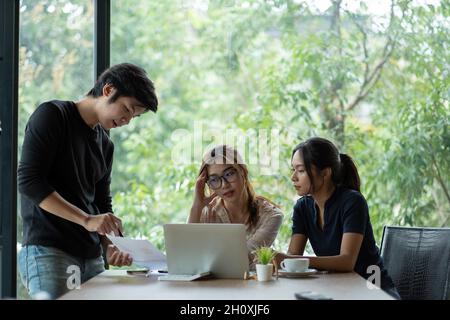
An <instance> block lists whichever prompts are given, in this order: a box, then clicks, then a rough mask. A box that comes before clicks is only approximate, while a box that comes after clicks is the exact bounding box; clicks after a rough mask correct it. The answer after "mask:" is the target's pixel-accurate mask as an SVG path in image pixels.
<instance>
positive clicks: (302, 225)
mask: <svg viewBox="0 0 450 320" xmlns="http://www.w3.org/2000/svg"><path fill="white" fill-rule="evenodd" d="M318 214H319V208H318V207H317V205H316V204H315V202H314V199H313V198H312V197H311V196H304V197H302V198H300V199H299V200H298V201H297V203H296V204H295V206H294V214H293V226H292V233H293V234H296V233H300V234H303V235H305V236H306V237H307V238H308V239H309V241H310V243H311V246H312V248H313V250H314V253H315V254H316V256H336V255H339V254H340V250H341V242H342V237H343V235H344V233H347V232H348V233H359V234H362V235H363V241H362V244H361V249H360V250H359V254H358V259H357V260H356V264H355V268H354V271H355V272H357V273H358V274H359V275H360V276H362V277H363V278H365V279H367V278H368V277H369V276H371V275H372V274H373V271H370V270H369V271H368V270H367V268H368V267H369V266H371V265H377V266H378V267H379V268H380V271H381V287H382V288H390V287H393V283H392V280H391V279H390V277H389V276H388V275H387V272H386V270H385V269H384V266H383V260H382V258H381V256H380V253H379V250H378V247H377V246H376V242H375V239H374V236H373V230H372V225H371V223H370V217H369V208H368V206H367V202H366V199H364V197H363V195H362V194H361V193H359V192H357V191H355V190H351V189H347V188H343V187H337V188H336V189H335V191H334V193H333V194H332V195H331V197H330V198H329V199H328V200H327V201H326V202H325V210H324V225H323V230H322V229H321V228H320V227H319V225H318V219H317V218H318V217H317V215H318Z"/></svg>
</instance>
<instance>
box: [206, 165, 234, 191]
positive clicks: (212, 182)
mask: <svg viewBox="0 0 450 320" xmlns="http://www.w3.org/2000/svg"><path fill="white" fill-rule="evenodd" d="M237 178H238V172H237V170H236V169H234V168H229V169H227V170H225V171H224V172H223V174H222V175H221V176H219V175H216V174H213V175H211V176H209V178H208V181H206V183H207V184H208V186H209V187H210V188H211V189H220V188H221V187H222V181H226V182H228V183H231V182H235V181H236V180H237Z"/></svg>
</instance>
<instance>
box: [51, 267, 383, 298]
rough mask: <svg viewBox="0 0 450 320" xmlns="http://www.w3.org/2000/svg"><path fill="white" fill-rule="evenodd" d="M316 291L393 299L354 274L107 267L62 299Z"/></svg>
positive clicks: (251, 295) (336, 295) (241, 295)
mask: <svg viewBox="0 0 450 320" xmlns="http://www.w3.org/2000/svg"><path fill="white" fill-rule="evenodd" d="M300 291H315V292H318V293H322V294H324V295H327V296H329V297H331V298H333V299H339V300H392V298H391V296H389V295H388V294H386V293H385V292H384V291H382V290H379V289H369V288H368V287H367V282H366V280H364V279H363V278H362V277H360V276H359V275H358V274H356V273H329V274H317V275H314V276H310V277H307V278H281V277H280V278H278V280H273V281H268V282H258V281H256V280H231V279H208V280H197V281H192V282H174V281H158V275H156V274H152V275H150V276H149V277H145V276H130V275H127V274H126V272H125V271H124V270H107V271H105V272H103V273H101V274H99V275H98V276H96V277H94V278H92V279H91V280H89V281H88V282H86V283H84V284H83V285H82V286H81V288H80V289H74V290H72V291H70V292H68V293H67V294H65V295H63V296H62V297H61V298H60V299H62V300H97V299H102V300H103V299H105V300H110V299H112V300H292V299H295V296H294V293H295V292H300Z"/></svg>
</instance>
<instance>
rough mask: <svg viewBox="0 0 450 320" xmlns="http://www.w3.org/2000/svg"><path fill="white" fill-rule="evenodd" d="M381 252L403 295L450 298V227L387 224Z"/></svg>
mask: <svg viewBox="0 0 450 320" xmlns="http://www.w3.org/2000/svg"><path fill="white" fill-rule="evenodd" d="M381 256H382V257H383V260H384V264H385V267H386V269H387V271H388V273H389V275H390V276H391V278H392V280H393V281H394V284H395V286H396V287H397V290H398V292H399V294H400V296H401V297H402V299H407V300H409V299H414V300H429V299H433V300H445V299H450V289H449V286H450V280H449V277H450V228H408V227H388V226H385V227H384V230H383V239H382V242H381Z"/></svg>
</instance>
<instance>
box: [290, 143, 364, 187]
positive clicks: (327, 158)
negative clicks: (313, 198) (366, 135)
mask: <svg viewBox="0 0 450 320" xmlns="http://www.w3.org/2000/svg"><path fill="white" fill-rule="evenodd" d="M297 151H299V152H300V156H301V157H302V158H303V163H304V165H305V170H306V173H307V174H308V177H309V180H310V181H311V185H312V190H315V185H314V180H313V178H312V177H313V175H312V166H313V165H314V166H315V167H316V168H317V169H318V170H323V169H325V168H331V180H332V181H333V183H334V185H335V186H343V187H346V188H349V189H353V190H356V191H358V192H360V187H361V180H360V178H359V174H358V169H357V168H356V165H355V163H354V162H353V159H352V158H351V157H350V156H349V155H347V154H343V153H339V150H338V149H337V148H336V146H335V145H334V144H333V143H332V142H331V141H329V140H327V139H324V138H319V137H314V138H310V139H308V140H306V141H304V142H302V143H300V144H299V145H297V146H296V147H295V148H294V150H293V151H292V157H293V156H294V154H295V153H296V152H297Z"/></svg>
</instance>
